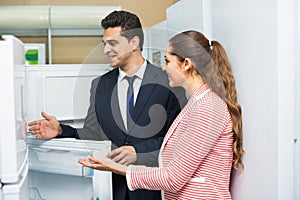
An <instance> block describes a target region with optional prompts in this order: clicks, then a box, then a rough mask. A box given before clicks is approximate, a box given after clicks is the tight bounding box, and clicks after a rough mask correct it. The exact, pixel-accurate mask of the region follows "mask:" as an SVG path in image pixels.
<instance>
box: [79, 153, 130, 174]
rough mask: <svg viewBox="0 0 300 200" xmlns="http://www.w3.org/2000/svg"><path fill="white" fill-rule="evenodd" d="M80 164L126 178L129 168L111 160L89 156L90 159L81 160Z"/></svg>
mask: <svg viewBox="0 0 300 200" xmlns="http://www.w3.org/2000/svg"><path fill="white" fill-rule="evenodd" d="M78 163H79V164H81V165H84V166H86V167H89V168H93V169H97V170H100V171H110V172H114V173H116V174H121V175H123V176H126V169H127V167H126V166H124V165H121V164H119V163H116V162H114V161H113V160H111V159H109V158H95V157H93V156H89V157H88V159H79V160H78Z"/></svg>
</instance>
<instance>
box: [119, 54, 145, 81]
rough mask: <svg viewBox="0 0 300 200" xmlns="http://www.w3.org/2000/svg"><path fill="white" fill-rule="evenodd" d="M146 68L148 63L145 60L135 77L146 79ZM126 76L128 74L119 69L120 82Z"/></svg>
mask: <svg viewBox="0 0 300 200" xmlns="http://www.w3.org/2000/svg"><path fill="white" fill-rule="evenodd" d="M146 66H147V61H146V59H145V61H144V63H143V64H142V66H141V67H139V69H138V70H137V72H136V73H135V74H133V76H134V75H135V76H136V77H137V78H138V79H141V80H142V79H143V77H144V74H145V71H146ZM125 76H127V74H126V73H125V72H124V71H122V70H121V69H120V68H119V78H118V79H119V82H120V81H122V80H123V79H124V77H125Z"/></svg>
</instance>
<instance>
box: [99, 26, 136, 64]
mask: <svg viewBox="0 0 300 200" xmlns="http://www.w3.org/2000/svg"><path fill="white" fill-rule="evenodd" d="M121 32H122V28H121V27H113V28H108V29H106V30H104V35H103V40H102V42H103V45H104V54H105V55H106V56H107V58H108V60H109V62H110V65H111V66H112V67H122V66H125V65H126V64H127V63H128V62H129V59H130V57H131V55H132V48H133V47H132V44H131V43H130V41H128V39H127V38H125V37H124V36H121Z"/></svg>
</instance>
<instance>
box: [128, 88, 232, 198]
mask: <svg viewBox="0 0 300 200" xmlns="http://www.w3.org/2000/svg"><path fill="white" fill-rule="evenodd" d="M232 143H233V132H232V120H231V117H230V113H229V112H228V109H227V105H226V103H225V102H224V101H223V100H222V99H221V98H220V97H219V96H218V95H217V94H215V93H214V92H212V91H210V89H209V88H208V86H207V85H203V86H201V87H200V88H199V89H198V90H197V91H196V92H195V93H194V95H193V96H192V97H191V98H190V100H189V102H188V104H187V105H186V106H185V107H184V108H183V110H182V111H181V113H180V114H179V115H178V116H177V118H176V119H175V121H174V122H173V124H172V125H171V127H170V129H169V130H168V133H167V134H166V136H165V138H164V141H163V144H162V147H161V150H160V158H159V160H160V167H159V168H158V167H156V168H155V167H145V166H134V165H130V166H128V168H127V172H126V179H127V185H128V187H129V189H130V190H136V189H139V188H143V189H148V190H163V191H164V193H163V195H164V198H165V199H166V200H167V199H170V200H175V199H188V200H192V199H231V196H230V192H229V181H230V172H231V167H232V158H233V152H232Z"/></svg>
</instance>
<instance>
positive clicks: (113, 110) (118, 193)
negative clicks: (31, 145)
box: [29, 11, 186, 200]
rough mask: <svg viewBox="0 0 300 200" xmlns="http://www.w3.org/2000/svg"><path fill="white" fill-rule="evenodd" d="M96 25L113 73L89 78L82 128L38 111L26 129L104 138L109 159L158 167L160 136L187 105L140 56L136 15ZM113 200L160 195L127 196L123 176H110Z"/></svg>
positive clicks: (117, 14) (122, 14)
mask: <svg viewBox="0 0 300 200" xmlns="http://www.w3.org/2000/svg"><path fill="white" fill-rule="evenodd" d="M101 25H102V27H103V28H104V35H103V41H102V42H103V44H104V53H105V54H106V55H107V57H108V59H109V62H110V65H111V66H112V67H113V68H114V69H113V70H111V71H110V72H108V73H106V74H104V75H103V76H101V77H99V78H97V79H95V80H93V82H92V87H91V97H90V107H89V110H88V114H87V117H86V119H85V123H84V126H83V128H82V129H74V128H72V127H70V126H67V125H63V124H59V122H58V121H57V120H56V118H55V117H54V116H49V115H47V114H46V113H44V112H42V116H43V117H44V118H45V119H44V120H36V121H33V122H31V123H29V126H31V127H30V129H29V130H30V131H31V132H32V133H33V134H35V135H36V137H37V138H53V137H75V138H78V139H89V140H104V139H109V140H111V141H112V143H113V147H112V148H113V149H114V150H113V151H111V152H110V153H108V155H107V157H110V158H112V159H113V160H114V161H116V162H118V163H120V164H125V165H129V164H132V163H135V164H141V165H147V166H157V165H158V158H157V156H158V152H159V149H160V146H161V144H162V141H163V137H164V136H165V134H166V132H167V130H168V128H169V126H170V125H171V123H172V122H173V120H174V119H175V117H176V116H177V114H178V113H179V112H180V110H181V106H182V105H184V104H185V103H186V98H185V94H184V91H183V90H182V89H179V88H177V89H175V90H176V91H172V90H171V89H170V88H169V85H168V79H167V75H166V74H165V73H164V72H162V70H161V69H159V68H157V67H155V66H153V65H152V64H150V63H149V62H147V61H146V60H145V59H144V58H143V56H142V48H143V42H144V35H143V30H142V26H141V23H140V20H139V18H138V17H137V16H136V15H134V14H132V13H129V12H126V11H114V12H112V13H110V14H109V15H108V16H107V17H106V18H104V19H103V20H102V22H101ZM177 97H179V98H177ZM178 99H180V101H179V100H178ZM180 104H181V105H180ZM113 197H114V199H115V200H124V199H126V200H127V199H130V200H141V199H143V200H148V199H149V200H150V199H151V200H156V199H161V194H160V191H148V190H137V191H134V192H131V191H129V189H128V188H127V184H126V178H124V177H122V176H119V175H117V174H113Z"/></svg>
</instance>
